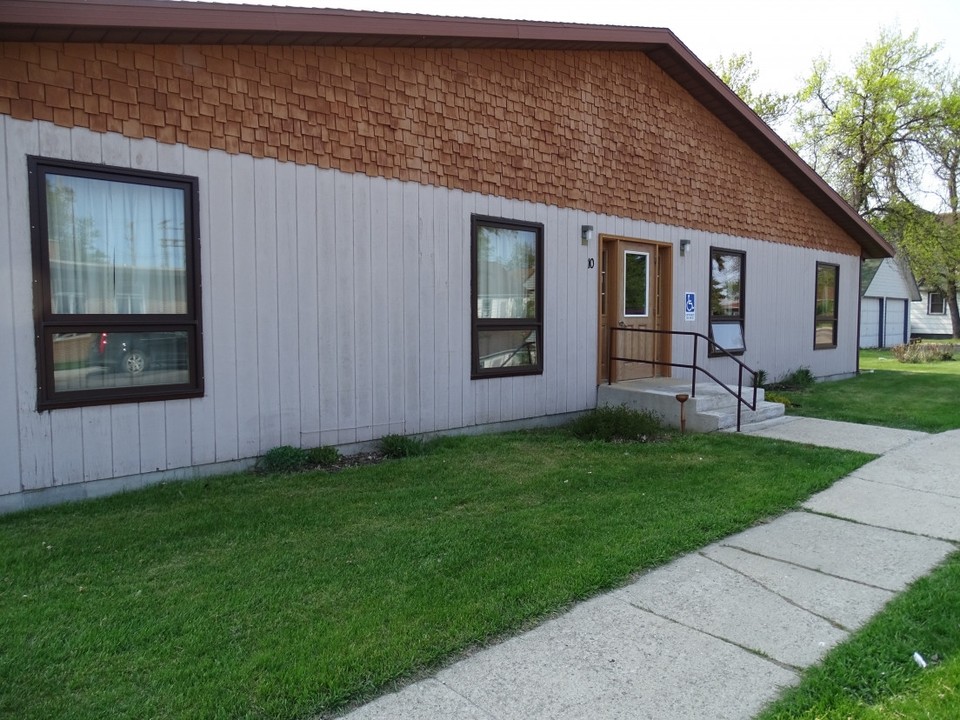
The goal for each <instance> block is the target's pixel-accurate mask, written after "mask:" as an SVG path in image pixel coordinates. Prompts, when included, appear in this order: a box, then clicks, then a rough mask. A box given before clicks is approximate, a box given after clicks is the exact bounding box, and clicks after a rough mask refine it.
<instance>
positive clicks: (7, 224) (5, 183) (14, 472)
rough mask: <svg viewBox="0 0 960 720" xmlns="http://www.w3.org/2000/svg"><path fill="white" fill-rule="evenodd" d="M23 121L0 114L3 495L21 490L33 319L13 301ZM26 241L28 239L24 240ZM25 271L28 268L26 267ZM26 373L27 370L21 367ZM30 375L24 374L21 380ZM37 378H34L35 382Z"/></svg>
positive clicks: (23, 209)
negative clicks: (13, 131) (24, 393)
mask: <svg viewBox="0 0 960 720" xmlns="http://www.w3.org/2000/svg"><path fill="white" fill-rule="evenodd" d="M12 124H19V123H18V122H17V121H16V120H11V119H9V118H7V117H6V116H3V115H0V202H3V203H5V206H6V207H7V208H8V212H4V213H0V368H4V371H3V372H0V457H2V458H5V461H4V462H3V463H0V495H7V494H9V493H15V492H19V491H20V441H19V438H20V432H19V428H18V419H19V417H18V409H19V402H18V397H17V371H18V368H19V365H18V363H17V354H16V343H15V339H16V338H17V336H18V335H20V334H21V333H19V332H18V330H17V329H16V328H15V325H14V321H15V320H16V323H17V325H22V324H24V323H25V322H29V321H30V320H29V318H23V317H21V316H19V315H16V314H15V313H14V302H13V297H14V295H13V267H14V265H13V243H12V239H13V237H14V234H13V231H14V228H13V227H12V224H11V219H12V216H13V215H14V214H16V213H18V212H19V213H21V214H23V213H28V212H29V210H28V209H27V203H26V201H25V200H24V199H22V198H21V199H19V200H18V199H17V198H15V197H14V196H13V195H12V194H11V193H10V182H9V180H8V174H12V173H18V172H19V173H23V174H26V172H27V169H26V161H25V160H24V159H23V158H21V157H20V149H19V148H16V147H15V148H11V149H10V151H9V152H8V150H7V142H8V137H7V131H8V126H9V125H12ZM23 244H26V243H23ZM21 272H27V270H26V268H24V269H23V270H22V271H21ZM21 372H22V373H24V374H25V370H21ZM25 381H26V378H25V377H24V378H21V384H22V383H23V382H25ZM33 382H35V381H31V384H32V383H33Z"/></svg>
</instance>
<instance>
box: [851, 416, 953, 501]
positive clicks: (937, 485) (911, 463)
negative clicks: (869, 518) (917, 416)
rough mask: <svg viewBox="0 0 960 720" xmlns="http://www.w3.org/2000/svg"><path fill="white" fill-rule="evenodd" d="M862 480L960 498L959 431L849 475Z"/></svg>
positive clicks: (913, 445)
mask: <svg viewBox="0 0 960 720" xmlns="http://www.w3.org/2000/svg"><path fill="white" fill-rule="evenodd" d="M852 475H853V476H854V477H858V478H860V479H862V480H873V481H875V482H879V483H886V484H889V485H899V486H900V487H905V488H911V489H914V490H923V491H926V492H931V493H938V494H940V495H944V496H948V497H955V498H956V497H960V430H950V431H949V432H943V433H938V434H936V435H927V436H926V437H922V438H920V439H918V440H917V441H915V442H913V443H911V444H910V445H908V446H906V447H903V448H900V449H898V450H897V451H896V452H891V453H889V454H887V455H884V456H883V457H881V458H877V459H876V460H874V461H872V462H870V463H868V464H866V465H864V466H863V467H862V468H860V469H859V470H856V471H855V472H853V473H852Z"/></svg>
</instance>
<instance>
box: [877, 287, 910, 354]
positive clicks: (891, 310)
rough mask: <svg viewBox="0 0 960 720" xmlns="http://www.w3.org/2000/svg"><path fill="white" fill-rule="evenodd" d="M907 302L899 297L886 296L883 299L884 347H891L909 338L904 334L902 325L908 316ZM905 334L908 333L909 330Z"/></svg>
mask: <svg viewBox="0 0 960 720" xmlns="http://www.w3.org/2000/svg"><path fill="white" fill-rule="evenodd" d="M908 304H909V303H908V302H907V301H906V300H902V299H900V298H886V299H885V300H884V319H883V320H884V328H883V346H884V347H892V346H894V345H899V344H902V343H905V342H907V341H908V340H909V338H908V337H905V336H904V326H905V324H906V322H907V319H908V318H909V309H908V308H907V305H908ZM907 334H909V330H908V331H907Z"/></svg>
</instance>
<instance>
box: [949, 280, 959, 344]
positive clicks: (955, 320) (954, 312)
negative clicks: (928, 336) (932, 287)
mask: <svg viewBox="0 0 960 720" xmlns="http://www.w3.org/2000/svg"><path fill="white" fill-rule="evenodd" d="M957 290H958V288H957V281H956V280H951V281H950V282H948V283H947V306H948V307H949V308H950V326H951V329H952V331H953V332H952V333H951V337H952V338H953V339H954V340H956V339H960V308H958V307H957Z"/></svg>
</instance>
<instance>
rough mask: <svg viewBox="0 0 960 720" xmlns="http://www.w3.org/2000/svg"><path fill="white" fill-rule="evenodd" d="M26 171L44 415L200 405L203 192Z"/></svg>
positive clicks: (172, 180)
mask: <svg viewBox="0 0 960 720" xmlns="http://www.w3.org/2000/svg"><path fill="white" fill-rule="evenodd" d="M28 171H29V175H30V220H31V227H32V235H33V237H32V241H33V272H34V281H35V282H34V308H35V310H34V315H35V322H36V337H37V409H38V410H45V409H50V408H57V407H74V406H80V405H98V404H106V403H119V402H142V401H146V400H166V399H172V398H182V397H196V396H199V395H202V394H203V363H202V352H201V346H202V343H201V328H200V291H199V279H200V245H199V238H198V227H199V222H198V206H197V204H198V197H199V196H198V180H197V179H196V178H191V177H184V176H180V175H169V174H165V173H155V172H145V171H139V170H128V169H124V168H111V167H106V166H103V165H90V164H86V163H77V162H69V161H64V160H51V159H45V158H38V157H31V158H29V159H28Z"/></svg>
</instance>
